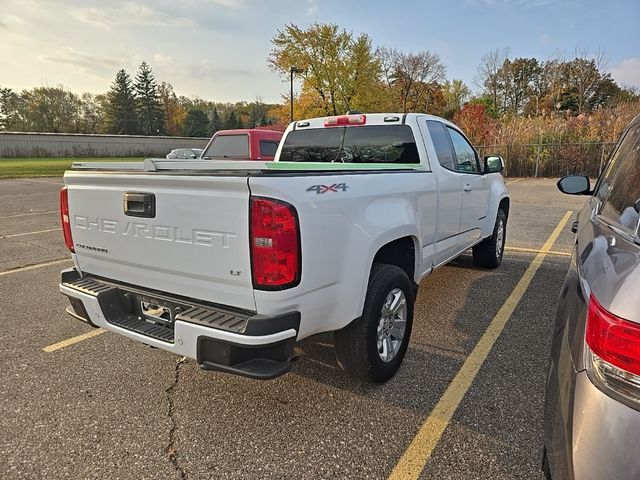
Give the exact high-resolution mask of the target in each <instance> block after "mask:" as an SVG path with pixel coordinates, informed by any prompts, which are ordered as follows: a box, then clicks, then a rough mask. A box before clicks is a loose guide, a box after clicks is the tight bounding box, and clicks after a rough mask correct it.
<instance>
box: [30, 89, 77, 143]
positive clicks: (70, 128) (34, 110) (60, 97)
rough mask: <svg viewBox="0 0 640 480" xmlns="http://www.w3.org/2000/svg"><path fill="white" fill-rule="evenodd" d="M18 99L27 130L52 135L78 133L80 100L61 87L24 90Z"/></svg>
mask: <svg viewBox="0 0 640 480" xmlns="http://www.w3.org/2000/svg"><path fill="white" fill-rule="evenodd" d="M20 97H21V100H22V101H21V106H22V108H23V115H24V119H25V123H26V125H25V126H26V127H27V129H28V130H30V131H33V132H53V133H59V132H78V131H79V123H80V121H79V120H80V99H79V97H78V96H77V95H76V94H74V93H72V92H69V91H68V90H65V88H64V87H63V86H62V85H58V86H56V87H45V86H42V87H35V88H33V89H32V90H24V91H23V92H22V93H21V94H20Z"/></svg>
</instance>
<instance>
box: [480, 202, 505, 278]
mask: <svg viewBox="0 0 640 480" xmlns="http://www.w3.org/2000/svg"><path fill="white" fill-rule="evenodd" d="M501 226H502V240H501V241H500V240H499V239H498V237H499V233H498V232H499V230H500V227H501ZM506 239H507V215H506V214H505V213H504V211H503V210H502V209H501V208H499V209H498V215H496V223H495V225H494V226H493V233H492V234H491V236H490V237H487V238H485V239H484V240H483V241H481V242H480V243H478V244H477V245H476V246H474V247H473V263H475V264H476V265H477V266H479V267H484V268H496V267H498V266H499V265H500V263H501V262H502V255H503V254H504V244H505V241H506ZM498 245H499V246H500V249H499V250H498Z"/></svg>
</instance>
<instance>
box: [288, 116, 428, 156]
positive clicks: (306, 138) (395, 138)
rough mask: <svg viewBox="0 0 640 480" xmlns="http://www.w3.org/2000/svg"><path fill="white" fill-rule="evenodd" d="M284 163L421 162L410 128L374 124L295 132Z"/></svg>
mask: <svg viewBox="0 0 640 480" xmlns="http://www.w3.org/2000/svg"><path fill="white" fill-rule="evenodd" d="M280 161H281V162H342V163H420V157H419V156H418V149H417V147H416V141H415V138H414V137H413V132H412V131H411V127H409V126H408V125H371V126H362V127H331V128H322V129H320V128H316V129H312V130H295V131H293V132H290V133H289V134H288V135H287V136H286V138H285V140H284V145H283V147H282V152H281V154H280Z"/></svg>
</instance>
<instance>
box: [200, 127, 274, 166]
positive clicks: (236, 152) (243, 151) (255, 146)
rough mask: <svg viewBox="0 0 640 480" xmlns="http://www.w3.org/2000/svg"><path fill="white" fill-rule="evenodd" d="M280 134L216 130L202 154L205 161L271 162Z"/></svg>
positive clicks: (250, 130)
mask: <svg viewBox="0 0 640 480" xmlns="http://www.w3.org/2000/svg"><path fill="white" fill-rule="evenodd" d="M281 138H282V132H278V131H276V130H262V129H258V128H249V129H239V130H218V131H217V132H216V133H215V134H214V135H213V137H211V140H209V143H208V144H207V146H206V147H205V149H204V152H203V153H202V157H201V158H203V159H205V160H222V159H225V160H262V161H269V160H273V157H274V156H275V154H276V150H277V149H278V143H280V139H281Z"/></svg>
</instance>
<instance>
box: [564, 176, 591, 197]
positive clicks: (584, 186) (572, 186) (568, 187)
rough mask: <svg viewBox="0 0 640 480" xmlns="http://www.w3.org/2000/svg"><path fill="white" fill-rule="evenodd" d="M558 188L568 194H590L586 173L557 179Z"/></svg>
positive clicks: (589, 182) (589, 184)
mask: <svg viewBox="0 0 640 480" xmlns="http://www.w3.org/2000/svg"><path fill="white" fill-rule="evenodd" d="M557 185H558V190H560V191H561V192H562V193H566V194H569V195H589V194H591V193H592V192H591V181H590V180H589V177H587V176H586V175H567V176H566V177H562V178H561V179H560V180H558V183H557Z"/></svg>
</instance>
